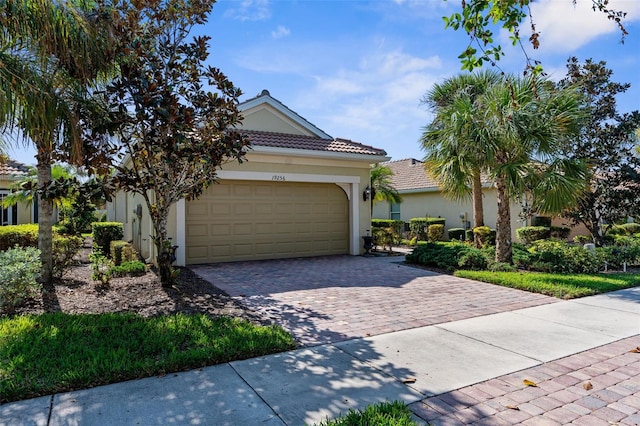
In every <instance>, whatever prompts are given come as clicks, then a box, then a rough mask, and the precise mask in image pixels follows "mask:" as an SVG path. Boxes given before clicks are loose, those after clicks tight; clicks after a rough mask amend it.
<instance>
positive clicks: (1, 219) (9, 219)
mask: <svg viewBox="0 0 640 426" xmlns="http://www.w3.org/2000/svg"><path fill="white" fill-rule="evenodd" d="M7 195H9V192H8V191H0V226H6V225H17V224H18V206H17V205H15V206H11V207H7V208H4V207H2V206H1V205H2V202H3V201H4V197H6V196H7Z"/></svg>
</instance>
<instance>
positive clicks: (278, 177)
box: [271, 175, 286, 182]
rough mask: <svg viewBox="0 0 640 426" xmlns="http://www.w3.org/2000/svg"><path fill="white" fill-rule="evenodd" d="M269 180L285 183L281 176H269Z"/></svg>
mask: <svg viewBox="0 0 640 426" xmlns="http://www.w3.org/2000/svg"><path fill="white" fill-rule="evenodd" d="M271 180H275V181H279V182H284V181H286V179H285V177H284V176H283V175H273V176H271Z"/></svg>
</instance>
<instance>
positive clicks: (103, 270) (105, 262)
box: [89, 251, 114, 286]
mask: <svg viewBox="0 0 640 426" xmlns="http://www.w3.org/2000/svg"><path fill="white" fill-rule="evenodd" d="M89 260H90V261H91V270H92V274H91V279H92V280H94V281H99V282H100V284H102V285H104V286H106V285H108V284H109V280H110V279H111V270H112V268H113V267H114V265H113V262H112V261H111V259H109V258H108V257H106V256H105V255H103V254H102V253H100V252H99V251H94V252H93V253H91V254H90V255H89Z"/></svg>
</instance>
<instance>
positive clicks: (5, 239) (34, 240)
mask: <svg viewBox="0 0 640 426" xmlns="http://www.w3.org/2000/svg"><path fill="white" fill-rule="evenodd" d="M16 245H17V246H19V247H38V225H37V224H27V225H9V226H0V251H5V250H8V249H10V248H13V247H15V246H16Z"/></svg>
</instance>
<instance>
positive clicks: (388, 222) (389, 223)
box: [371, 219, 404, 234]
mask: <svg viewBox="0 0 640 426" xmlns="http://www.w3.org/2000/svg"><path fill="white" fill-rule="evenodd" d="M371 227H372V228H393V230H394V231H395V232H396V233H398V234H402V233H403V232H404V221H403V220H393V219H371Z"/></svg>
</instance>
